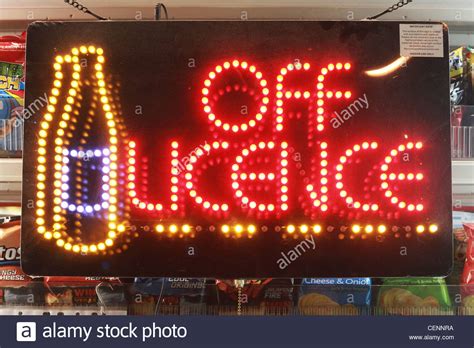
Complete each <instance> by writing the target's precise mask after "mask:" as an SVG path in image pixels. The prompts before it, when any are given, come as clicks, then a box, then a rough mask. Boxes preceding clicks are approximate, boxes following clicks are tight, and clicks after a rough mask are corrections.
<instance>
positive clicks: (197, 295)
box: [134, 278, 207, 315]
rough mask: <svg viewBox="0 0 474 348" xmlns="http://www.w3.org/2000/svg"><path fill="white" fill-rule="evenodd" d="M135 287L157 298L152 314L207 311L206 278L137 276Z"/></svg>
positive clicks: (180, 313)
mask: <svg viewBox="0 0 474 348" xmlns="http://www.w3.org/2000/svg"><path fill="white" fill-rule="evenodd" d="M134 289H135V291H138V292H140V293H142V294H145V295H153V297H154V298H155V302H156V303H155V309H154V313H150V314H158V313H159V314H174V315H190V314H205V313H206V298H207V291H206V279H205V278H136V279H135V282H134ZM145 303H147V302H145Z"/></svg>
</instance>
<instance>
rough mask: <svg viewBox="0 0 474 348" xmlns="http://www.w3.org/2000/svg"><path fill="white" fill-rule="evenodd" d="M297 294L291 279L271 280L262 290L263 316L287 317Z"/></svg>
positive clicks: (291, 310)
mask: <svg viewBox="0 0 474 348" xmlns="http://www.w3.org/2000/svg"><path fill="white" fill-rule="evenodd" d="M297 296H298V293H297V291H296V289H295V286H294V284H293V279H273V280H272V281H271V282H269V283H268V284H267V285H266V286H265V289H264V294H263V308H264V313H265V315H288V314H291V313H292V312H293V308H294V305H295V302H296V300H297Z"/></svg>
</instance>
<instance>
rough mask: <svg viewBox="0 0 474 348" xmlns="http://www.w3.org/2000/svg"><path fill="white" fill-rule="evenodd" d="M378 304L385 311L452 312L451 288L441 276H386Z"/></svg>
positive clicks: (410, 313) (412, 313) (398, 313)
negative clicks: (449, 291)
mask: <svg viewBox="0 0 474 348" xmlns="http://www.w3.org/2000/svg"><path fill="white" fill-rule="evenodd" d="M377 305H378V307H379V308H380V309H381V310H382V314H396V315H441V314H452V308H451V299H450V297H449V293H448V288H447V286H446V282H445V281H444V279H441V278H390V279H385V280H384V282H383V285H382V286H381V288H380V290H379V294H378V299H377Z"/></svg>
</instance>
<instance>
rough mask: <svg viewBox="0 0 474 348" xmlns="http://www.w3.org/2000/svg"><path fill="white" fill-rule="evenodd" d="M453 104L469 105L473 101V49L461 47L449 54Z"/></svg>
mask: <svg viewBox="0 0 474 348" xmlns="http://www.w3.org/2000/svg"><path fill="white" fill-rule="evenodd" d="M449 68H450V77H451V86H450V93H451V103H452V105H453V106H454V105H467V104H470V102H471V101H472V99H473V98H472V76H471V74H472V70H471V69H472V66H471V51H470V50H469V49H467V48H465V47H459V48H457V49H455V50H454V51H452V52H451V53H450V54H449Z"/></svg>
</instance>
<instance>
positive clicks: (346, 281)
mask: <svg viewBox="0 0 474 348" xmlns="http://www.w3.org/2000/svg"><path fill="white" fill-rule="evenodd" d="M370 300H371V279H370V278H304V279H303V280H302V283H301V286H300V297H299V300H298V309H299V311H300V313H301V314H304V315H359V314H364V313H365V312H367V311H368V310H369V306H370Z"/></svg>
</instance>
